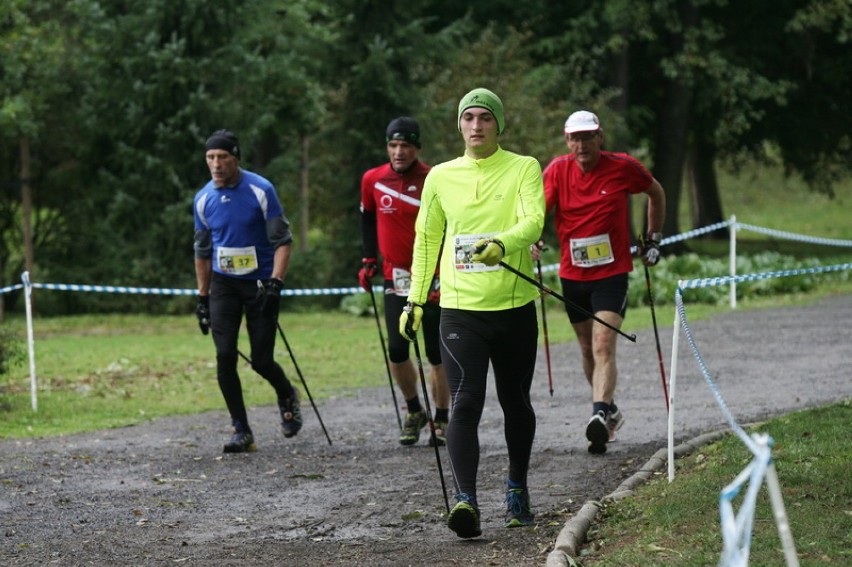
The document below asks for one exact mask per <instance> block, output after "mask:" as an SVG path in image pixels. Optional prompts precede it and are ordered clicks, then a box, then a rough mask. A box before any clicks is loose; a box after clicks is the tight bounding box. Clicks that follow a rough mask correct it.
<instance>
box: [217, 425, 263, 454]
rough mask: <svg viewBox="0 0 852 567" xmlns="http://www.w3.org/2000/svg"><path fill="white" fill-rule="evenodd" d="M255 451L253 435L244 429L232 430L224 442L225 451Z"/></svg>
mask: <svg viewBox="0 0 852 567" xmlns="http://www.w3.org/2000/svg"><path fill="white" fill-rule="evenodd" d="M253 451H257V447H256V446H255V444H254V436H253V435H252V434H251V433H246V432H245V431H237V430H235V431H234V434H233V435H232V436H231V440H230V441H228V442H227V443H225V448H224V452H225V453H251V452H253Z"/></svg>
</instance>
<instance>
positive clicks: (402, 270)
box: [358, 116, 450, 445]
mask: <svg viewBox="0 0 852 567" xmlns="http://www.w3.org/2000/svg"><path fill="white" fill-rule="evenodd" d="M385 141H386V143H387V152H388V158H389V162H388V163H386V164H384V165H381V166H379V167H376V168H373V169H370V170H369V171H367V172H366V173H364V175H363V177H362V178H361V236H362V239H363V249H364V258H363V260H362V263H363V267H362V268H361V271H360V272H359V273H358V280H359V283H360V284H361V287H362V288H364V290H366V291H367V292H369V291H370V288H371V286H372V279H373V278H374V277H375V276H376V275H377V274H378V270H379V262H378V260H377V258H378V254H377V252H378V253H380V254H381V257H382V262H381V270H382V276H383V278H382V279H383V281H384V289H385V297H384V307H385V308H384V311H385V326H386V327H387V334H388V358H390V370H391V375H392V376H393V378H394V380H395V381H396V383H397V386H398V387H399V390H400V392H401V393H402V395H403V397H404V398H405V403H406V406H407V412H406V415H405V424H404V425H403V428H402V433H401V434H400V437H399V442H400V444H402V445H414V444H415V443H417V441H418V440H419V439H420V430H421V429H423V427H425V426H426V424H427V422H428V420H427V416H426V412H425V411H424V409H423V407H422V405H421V403H420V397H419V395H418V393H417V381H418V377H419V375H418V372H417V369H416V368H415V367H414V363H413V361H412V360H411V358H410V353H409V350H410V344H411V343H409V342H408V341H407V340H406V339H405V338H404V337H403V336H402V335H400V334H399V317H400V315H402V310H403V308H404V307H405V304H406V301H407V297H408V289H409V287H410V286H411V256H412V253H413V250H414V221H415V220H416V219H417V213H418V211H420V193H421V192H422V191H423V181H424V179H426V174H427V173H428V172H429V169H430V168H429V166H428V165H426V164H425V163H423V162H422V161H420V159H419V155H420V146H421V144H420V126H419V125H418V124H417V121H416V120H414V119H413V118H410V117H408V116H401V117H399V118H394V119H393V120H391V122H390V123H389V124H388V126H387V129H386V133H385ZM432 288H433V291H432V293H430V294H429V301H428V302H427V303H426V305H425V306H424V309H423V337H424V342H425V345H426V358H428V359H429V362H430V364H431V366H432V370H431V375H430V382H431V389H432V398H433V400H434V402H435V416H434V422H435V436H436V438H437V441H438V444H439V445H444V444H446V429H447V423H448V422H449V412H450V410H449V407H450V389H449V387H448V386H447V377H446V375H445V374H444V368H443V366H442V365H441V353H440V347H439V337H438V324H439V321H440V316H441V311H440V307H438V299H439V297H440V296H439V293H440V291H439V290H440V284H439V280H438V275H437V274H436V275H435V278H434V280H433V286H432ZM431 442H432V439H431V436H430V439H429V443H430V444H431Z"/></svg>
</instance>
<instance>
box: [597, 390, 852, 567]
mask: <svg viewBox="0 0 852 567" xmlns="http://www.w3.org/2000/svg"><path fill="white" fill-rule="evenodd" d="M851 420H852V400H847V401H846V402H845V403H842V404H837V405H833V406H829V407H827V408H821V409H814V410H807V411H801V412H795V413H792V414H789V415H785V416H783V417H779V418H776V419H773V420H771V421H768V422H766V423H764V424H761V425H760V426H758V427H755V428H754V430H757V431H760V432H764V433H768V434H769V435H770V436H771V437H772V439H773V440H774V442H775V444H774V446H773V450H772V456H773V461H774V463H775V468H776V471H777V473H778V478H779V483H780V485H781V490H782V494H783V498H784V503H785V508H786V511H787V516H788V518H789V521H790V529H791V532H792V535H793V539H794V541H795V543H796V550H797V553H798V557H799V561H800V563H801V565H850V564H852V481H850V479H849V463H850V462H852V437H850V436H849V434H848V429H849V424H850V422H852V421H851ZM750 461H751V454H750V453H749V452H748V450H747V449H746V448H745V446H744V445H743V443H742V441H740V440H739V439H738V438H737V437H735V436H730V437H728V438H726V439H724V440H723V441H720V442H719V443H714V444H712V445H709V446H707V447H705V448H703V449H701V450H700V451H697V452H696V453H694V454H692V455H690V456H688V457H686V458H684V459H680V460H678V461H677V463H676V467H677V471H676V475H675V480H674V482H673V483H669V482H668V480H667V479H666V478H665V474H664V473H663V474H661V475H660V476H659V478H657V479H655V480H654V481H652V482H649V483H648V484H645V485H643V486H641V487H640V488H639V489H638V490H636V493H635V495H634V496H633V497H631V498H627V499H624V500H621V501H618V502H614V503H613V502H610V503H608V504H606V506H605V507H604V508H603V511H602V514H601V516H600V517H599V520H598V521H597V522H596V524H595V525H594V526H593V528H592V530H591V531H590V533H589V540H590V541H589V545H588V546H587V547H586V549H585V550H584V551H583V554H582V557H581V562H582V565H584V566H590V565H594V566H595V567H607V566H616V565H618V566H620V567H621V566H626V565H637V566H638V565H642V566H650V565H667V566H669V565H690V566H691V565H715V564H717V563H718V561H719V557H720V554H721V551H722V548H723V542H722V533H721V527H720V519H719V494H720V491H721V489H722V488H723V487H724V486H726V485H727V484H729V483H730V482H731V481H733V480H734V478H735V477H736V476H737V474H739V472H740V471H742V470H743V469H744V468H745V467H746V466H747V464H748V463H749V462H750ZM744 492H745V489H743V490H742V491H741V493H744ZM741 501H742V496H740V497H738V499H737V500H736V501H735V502H734V508H735V510H739V505H740V502H741ZM749 557H750V561H749V565H752V566H753V567H760V566H774V565H784V564H785V562H784V555H783V552H782V549H781V542H780V539H779V537H778V532H777V528H776V524H775V520H774V518H773V513H772V507H771V503H770V501H769V496H768V493H767V491H766V490H765V489H762V490H761V492H760V494H759V496H758V499H757V506H756V511H755V516H754V531H753V537H752V541H751V552H750V556H749Z"/></svg>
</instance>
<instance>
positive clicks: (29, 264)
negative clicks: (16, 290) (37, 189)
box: [20, 136, 35, 280]
mask: <svg viewBox="0 0 852 567" xmlns="http://www.w3.org/2000/svg"><path fill="white" fill-rule="evenodd" d="M20 145H21V229H22V231H23V238H24V269H25V270H26V271H27V272H29V273H30V279H31V280H32V278H33V273H34V268H35V252H34V248H33V228H32V214H33V192H32V185H30V167H31V165H32V161H31V159H30V139H29V138H28V137H26V136H23V137H21V139H20Z"/></svg>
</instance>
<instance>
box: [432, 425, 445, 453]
mask: <svg viewBox="0 0 852 567" xmlns="http://www.w3.org/2000/svg"><path fill="white" fill-rule="evenodd" d="M435 441H437V442H438V447H443V446H444V445H446V444H447V422H446V421H436V422H435V439H434V440H433V439H432V432H431V431H430V432H429V446H430V447H434V446H435Z"/></svg>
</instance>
